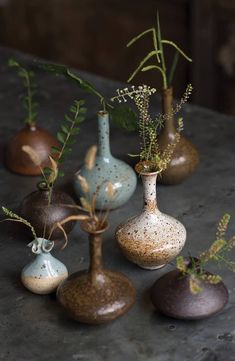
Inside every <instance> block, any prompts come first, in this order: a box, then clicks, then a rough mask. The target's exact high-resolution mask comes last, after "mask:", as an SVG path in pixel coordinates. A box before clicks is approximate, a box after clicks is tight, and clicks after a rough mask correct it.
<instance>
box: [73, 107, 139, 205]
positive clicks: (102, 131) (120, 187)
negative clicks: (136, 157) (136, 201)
mask: <svg viewBox="0 0 235 361" xmlns="http://www.w3.org/2000/svg"><path fill="white" fill-rule="evenodd" d="M98 122H99V123H98V127H99V130H98V153H97V156H96V161H95V165H94V167H93V168H92V169H87V168H86V166H85V165H84V166H83V167H82V168H81V169H80V170H79V171H78V172H77V173H76V175H75V180H74V187H75V191H76V193H77V195H78V197H83V196H84V192H83V190H82V188H81V185H80V182H79V180H78V179H77V175H78V174H80V175H81V176H83V177H85V178H86V180H87V182H88V184H89V192H90V194H94V193H95V192H97V189H98V192H97V199H96V209H102V210H106V209H114V208H118V207H120V206H122V205H123V204H124V203H126V202H127V201H128V200H129V198H130V197H131V196H132V194H133V193H134V191H135V188H136V183H137V179H136V174H135V172H134V170H133V169H132V168H131V167H130V166H129V165H128V164H126V163H125V162H123V161H121V160H119V159H117V158H114V157H113V156H112V154H111V153H110V145H109V117H108V113H106V112H99V114H98ZM108 182H111V183H112V186H113V189H114V196H113V197H112V198H110V197H109V195H108V192H107V185H108Z"/></svg>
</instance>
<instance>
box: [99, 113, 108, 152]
mask: <svg viewBox="0 0 235 361" xmlns="http://www.w3.org/2000/svg"><path fill="white" fill-rule="evenodd" d="M110 155H111V153H110V140H109V114H108V113H107V112H99V113H98V156H100V157H104V158H108V157H109V156H110Z"/></svg>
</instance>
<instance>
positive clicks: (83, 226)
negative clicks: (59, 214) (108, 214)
mask: <svg viewBox="0 0 235 361" xmlns="http://www.w3.org/2000/svg"><path fill="white" fill-rule="evenodd" d="M88 223H89V219H86V220H83V221H81V222H80V227H81V229H82V230H83V231H84V232H87V233H89V234H94V235H98V234H102V233H104V232H105V231H106V230H107V229H108V228H109V223H108V222H107V221H105V222H104V225H103V227H102V228H101V229H97V230H91V229H89V227H88Z"/></svg>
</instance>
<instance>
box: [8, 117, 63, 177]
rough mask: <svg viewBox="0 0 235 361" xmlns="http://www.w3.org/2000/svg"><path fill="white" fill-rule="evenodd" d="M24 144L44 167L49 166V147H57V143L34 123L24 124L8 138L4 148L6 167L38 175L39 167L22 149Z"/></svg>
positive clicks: (25, 173)
mask: <svg viewBox="0 0 235 361" xmlns="http://www.w3.org/2000/svg"><path fill="white" fill-rule="evenodd" d="M24 145H28V146H30V147H32V149H33V150H34V151H35V152H36V153H37V155H38V157H39V159H40V160H41V167H42V168H44V167H50V166H51V164H50V160H49V158H48V156H49V154H50V153H51V147H52V146H55V147H58V145H59V144H58V142H57V140H56V139H55V138H54V137H53V136H52V135H51V134H50V133H48V132H47V131H46V130H44V129H42V128H40V127H38V126H36V125H35V124H28V125H26V126H25V128H24V129H22V130H21V131H19V132H18V133H17V134H16V135H15V136H14V137H13V138H12V139H11V140H10V142H9V144H8V145H7V148H6V165H7V167H8V169H10V170H11V171H12V172H15V173H18V174H23V175H40V174H41V171H40V168H39V167H38V166H36V165H35V164H34V163H33V162H32V160H31V159H30V157H29V156H28V154H26V153H25V152H24V151H23V150H22V147H23V146H24Z"/></svg>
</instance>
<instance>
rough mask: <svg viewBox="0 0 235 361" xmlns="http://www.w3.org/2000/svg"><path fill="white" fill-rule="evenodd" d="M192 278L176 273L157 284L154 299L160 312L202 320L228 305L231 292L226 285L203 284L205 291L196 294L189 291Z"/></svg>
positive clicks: (152, 294)
mask: <svg viewBox="0 0 235 361" xmlns="http://www.w3.org/2000/svg"><path fill="white" fill-rule="evenodd" d="M207 274H210V273H208V272H207ZM190 277H191V276H188V275H187V276H183V275H182V274H181V273H180V272H179V271H178V270H173V271H171V272H169V273H167V274H165V275H164V276H162V277H160V278H159V279H158V280H157V281H156V282H155V284H154V285H153V288H152V290H151V300H152V303H153V305H154V306H155V307H156V309H157V311H159V312H161V313H163V314H164V315H166V316H170V317H173V318H177V319H182V320H199V319H203V318H207V317H209V316H212V315H214V314H216V313H217V312H219V311H221V310H222V309H223V308H224V306H225V305H226V303H227V302H228V290H227V288H226V286H225V285H224V283H223V282H219V283H217V284H211V283H208V282H205V281H200V282H201V284H200V287H201V288H202V291H201V292H199V293H197V294H193V293H192V292H191V291H190V288H189V279H190Z"/></svg>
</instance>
